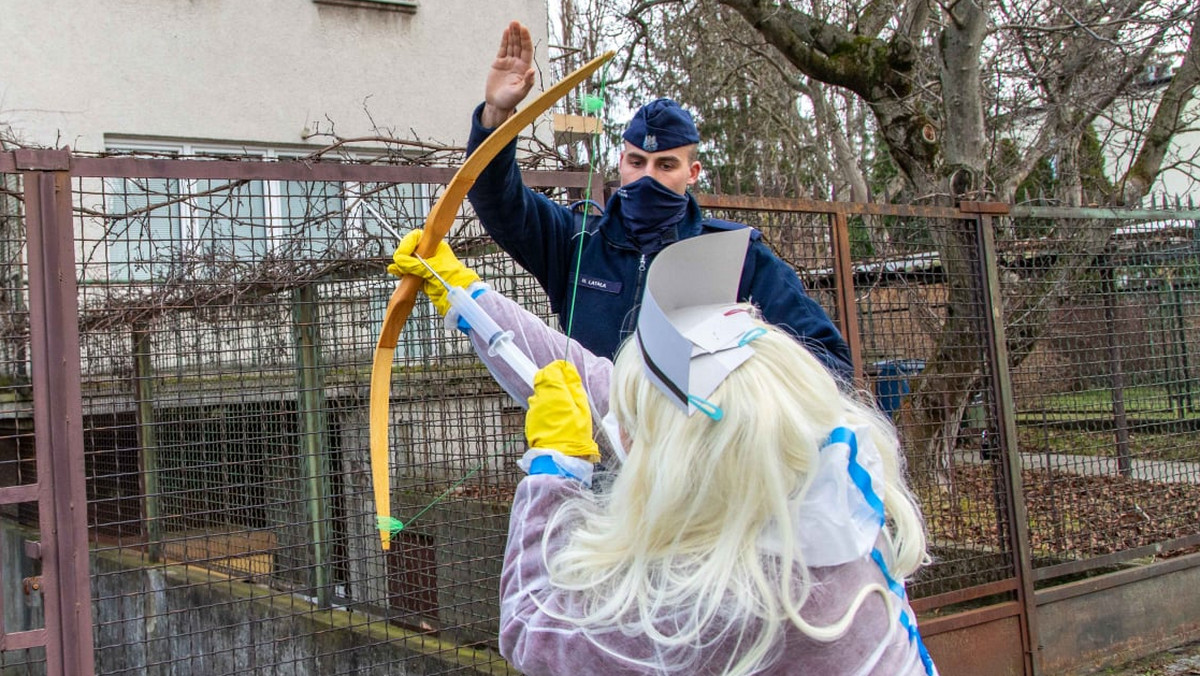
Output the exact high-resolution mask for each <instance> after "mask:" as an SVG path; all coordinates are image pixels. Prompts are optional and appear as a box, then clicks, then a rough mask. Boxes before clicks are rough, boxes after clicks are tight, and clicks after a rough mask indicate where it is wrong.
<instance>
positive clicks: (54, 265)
mask: <svg viewBox="0 0 1200 676" xmlns="http://www.w3.org/2000/svg"><path fill="white" fill-rule="evenodd" d="M11 158H12V163H13V165H14V169H16V170H17V171H20V172H21V174H22V178H23V181H24V200H25V223H26V233H27V237H28V247H29V280H30V283H29V301H30V302H29V315H30V322H29V323H30V362H31V365H32V372H31V375H32V380H33V420H34V442H35V446H36V449H37V450H36V453H37V456H36V457H37V466H38V469H39V471H38V473H37V490H36V492H37V496H38V522H39V523H38V525H39V528H40V531H41V537H42V540H41V542H40V544H39V545H38V546H37V547H36V548H32V549H33V550H34V552H36V553H37V554H38V555H40V558H41V560H42V580H43V581H42V585H41V587H42V594H43V598H44V601H45V604H44V608H45V627H44V630H43V631H42V633H41V634H40V635H36V634H35V632H24V633H25V634H30V636H29V637H28V639H26V638H24V637H23V636H22V634H17V635H10V636H8V637H6V641H5V647H14V641H16V642H18V643H21V644H25V646H26V647H28V646H29V645H38V644H40V645H44V646H45V649H46V671H47V673H49V674H52V675H58V674H69V675H71V676H90V675H91V674H94V673H95V657H94V655H93V650H92V605H91V587H90V584H91V578H90V575H89V572H90V571H89V556H88V530H87V488H86V484H85V477H84V450H83V426H82V424H83V404H82V393H81V386H80V361H79V325H78V314H79V312H78V296H77V291H78V290H77V288H76V283H75V228H74V223H73V219H72V216H71V172H70V168H71V156H70V153H69V152H68V151H66V150H18V151H16V152H14V153H12V156H11ZM0 170H3V166H0Z"/></svg>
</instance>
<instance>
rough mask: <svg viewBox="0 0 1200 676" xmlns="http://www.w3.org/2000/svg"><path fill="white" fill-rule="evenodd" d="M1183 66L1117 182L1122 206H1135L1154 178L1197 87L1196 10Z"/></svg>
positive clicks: (1199, 18) (1199, 22)
mask: <svg viewBox="0 0 1200 676" xmlns="http://www.w3.org/2000/svg"><path fill="white" fill-rule="evenodd" d="M1188 40H1189V43H1188V50H1187V53H1186V54H1185V55H1184V57H1183V63H1181V64H1180V65H1179V68H1178V69H1177V70H1176V71H1175V75H1174V76H1173V77H1172V78H1171V82H1170V84H1168V85H1167V89H1166V91H1164V92H1163V94H1162V98H1161V99H1160V100H1159V102H1158V107H1157V108H1156V109H1155V111H1154V117H1153V118H1152V119H1151V120H1150V127H1149V129H1148V130H1147V131H1146V135H1145V136H1144V137H1143V139H1142V146H1141V148H1139V149H1138V152H1137V155H1136V156H1135V158H1134V160H1133V164H1132V165H1130V167H1129V171H1127V172H1125V176H1123V177H1122V179H1121V181H1120V186H1121V189H1120V191H1119V199H1120V200H1121V204H1122V205H1126V204H1136V203H1137V202H1138V201H1139V200H1141V198H1142V197H1144V196H1145V195H1146V193H1147V192H1149V190H1150V185H1151V183H1153V182H1154V178H1155V177H1156V176H1157V175H1158V171H1159V169H1160V168H1161V166H1162V162H1163V158H1164V157H1165V156H1166V154H1167V149H1168V147H1170V145H1171V139H1172V138H1173V137H1174V136H1175V134H1176V133H1177V132H1178V130H1179V124H1180V118H1181V116H1182V115H1183V109H1184V107H1186V106H1187V105H1188V104H1189V103H1190V102H1192V101H1193V100H1195V94H1196V85H1197V84H1200V10H1197V11H1195V12H1194V13H1193V14H1192V30H1191V34H1190V35H1189V37H1188Z"/></svg>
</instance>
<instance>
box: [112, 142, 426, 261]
mask: <svg viewBox="0 0 1200 676" xmlns="http://www.w3.org/2000/svg"><path fill="white" fill-rule="evenodd" d="M109 149H110V150H114V151H118V152H121V151H125V152H134V153H138V152H143V153H154V154H156V155H164V154H165V155H168V156H185V155H186V156H194V155H204V156H209V157H213V156H216V157H219V156H222V155H226V156H238V157H246V156H247V155H251V156H259V157H262V158H263V159H288V158H289V157H290V156H296V155H294V154H293V155H289V154H288V153H286V152H282V151H277V150H273V149H269V148H264V149H255V150H247V149H245V148H232V147H220V146H204V145H198V144H188V143H180V144H146V143H138V142H129V143H117V144H110V146H109ZM104 190H105V204H106V211H107V213H106V218H105V234H104V237H103V247H102V248H103V249H104V250H105V251H104V253H105V257H104V258H103V260H104V261H105V262H106V264H107V269H106V274H104V275H103V278H104V279H106V280H108V281H110V282H136V281H162V280H166V279H229V278H232V277H235V276H237V274H238V273H239V271H240V270H243V269H245V268H246V267H247V266H248V265H256V264H259V263H261V262H263V261H264V260H265V259H267V258H268V257H272V258H275V259H285V260H290V261H300V262H303V261H317V260H327V259H331V258H341V257H352V258H361V257H362V256H363V255H371V253H373V252H375V251H376V250H378V253H380V254H381V255H382V254H384V253H386V251H387V250H390V247H391V246H392V245H393V244H394V242H395V241H396V239H397V238H398V237H399V236H402V235H403V234H404V231H406V230H407V229H408V227H410V226H411V224H413V223H421V222H423V221H424V218H425V215H426V211H427V209H428V206H427V200H426V198H425V191H424V186H420V185H396V184H360V183H351V182H347V183H339V182H313V181H244V182H242V181H230V180H225V179H171V178H154V179H107V180H106V181H105V186H104ZM91 259H92V260H93V261H97V262H98V261H99V260H100V257H99V256H92V257H91Z"/></svg>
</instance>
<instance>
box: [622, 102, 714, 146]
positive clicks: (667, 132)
mask: <svg viewBox="0 0 1200 676" xmlns="http://www.w3.org/2000/svg"><path fill="white" fill-rule="evenodd" d="M622 138H624V139H625V140H626V141H629V142H630V143H632V144H633V145H635V146H637V147H639V148H641V149H642V150H645V151H646V152H648V153H656V152H659V151H660V150H670V149H671V148H678V147H679V146H686V145H691V144H693V143H699V142H700V132H698V131H696V123H695V122H693V121H692V115H691V113H689V112H688V111H686V110H684V109H683V108H681V107H680V106H679V104H678V103H675V102H674V101H672V100H671V99H657V100H655V101H651V102H650V103H647V104H646V105H644V106H642V107H641V109H640V110H638V111H637V114H635V115H634V116H633V120H631V121H630V122H629V128H628V129H626V130H625V134H624V135H623V136H622Z"/></svg>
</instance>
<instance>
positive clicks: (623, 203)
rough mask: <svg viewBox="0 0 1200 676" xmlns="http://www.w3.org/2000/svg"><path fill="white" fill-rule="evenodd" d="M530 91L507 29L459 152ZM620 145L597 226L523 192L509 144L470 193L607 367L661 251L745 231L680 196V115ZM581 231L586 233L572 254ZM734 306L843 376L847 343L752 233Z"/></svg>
mask: <svg viewBox="0 0 1200 676" xmlns="http://www.w3.org/2000/svg"><path fill="white" fill-rule="evenodd" d="M533 83H534V70H533V40H532V38H531V37H530V35H529V30H528V29H527V28H526V27H525V26H523V25H521V24H520V23H518V22H516V21H513V22H512V23H510V24H509V26H508V28H507V29H506V30H505V32H504V35H503V37H502V39H501V41H500V50H499V53H498V54H497V55H496V60H495V62H494V63H493V64H492V68H491V71H490V72H489V73H488V77H487V83H486V86H485V97H484V103H483V104H481V105H480V106H479V107H477V108H476V109H475V113H474V115H473V116H472V121H471V135H470V138H469V140H468V143H467V151H468V152H471V151H473V150H474V149H475V148H476V147H478V146H479V144H481V143H482V142H483V141H484V139H486V138H487V136H488V135H489V134H490V133H491V132H492V130H494V129H495V128H496V127H498V126H499V125H500V124H502V123H503V122H504V121H505V120H506V119H508V117H509V116H511V115H512V114H513V112H514V111H515V110H516V107H517V105H518V104H519V103H520V102H521V101H522V100H524V99H525V97H526V95H528V93H529V91H530V90H531V89H532V88H533ZM623 139H624V145H623V149H622V152H621V159H620V165H619V167H618V171H619V174H620V179H621V187H620V188H618V189H617V191H616V192H615V194H614V195H613V196H612V198H611V199H610V200H609V202H608V204H607V206H606V208H605V210H604V213H603V215H601V216H594V215H592V216H588V217H587V218H586V220H585V219H584V211H585V210H586V209H587V208H588V206H587V205H586V204H582V203H581V204H576V205H572V206H569V207H568V206H564V205H561V204H557V203H554V202H552V201H550V200H549V199H548V198H547V197H546V196H545V195H542V194H540V193H537V192H535V191H533V190H530V189H529V188H527V187H526V186H525V185H524V183H522V181H521V175H520V171H519V170H518V168H517V163H516V143H515V142H514V143H511V144H509V146H508V147H507V148H505V149H504V151H502V152H501V153H500V154H499V155H497V156H496V158H495V159H494V160H492V162H491V164H490V165H489V166H488V167H487V169H485V170H484V171H483V173H482V174H481V175H480V176H479V178H478V180H476V182H475V184H474V186H473V187H472V189H471V191H470V193H469V198H470V201H471V205H472V206H473V207H474V209H475V213H476V215H478V216H479V219H480V221H481V222H482V223H483V227H484V229H485V230H487V232H488V234H489V235H491V237H492V238H493V239H494V240H495V241H496V243H497V244H499V245H500V246H501V247H502V248H503V249H504V250H505V251H506V252H508V254H509V255H510V256H512V257H513V259H514V260H516V262H517V263H518V264H519V265H521V266H522V267H523V268H525V270H527V271H528V272H529V273H530V274H532V275H533V276H534V277H535V278H537V280H538V282H539V283H540V284H541V285H542V288H543V289H545V291H546V294H547V295H548V296H549V298H550V305H551V307H552V309H553V310H554V311H555V312H556V313H557V314H558V317H559V320H560V323H561V325H562V328H563V330H564V331H567V332H569V334H570V336H571V337H572V338H573V339H575V340H578V341H579V342H580V343H581V344H582V345H583V346H584V347H586V348H587V349H589V350H591V351H592V352H594V353H595V354H597V355H600V356H603V357H608V358H612V356H613V355H614V354H616V351H617V348H618V347H619V346H620V344H621V342H622V341H623V340H624V339H625V338H626V337H627V336H628V335H629V334H630V333H631V332H632V331H633V328H634V326H635V322H636V317H637V312H636V309H637V307H638V305H639V304H640V302H641V298H642V292H643V291H644V285H645V276H646V270H647V268H648V266H649V263H650V261H651V260H653V258H654V256H655V255H656V254H657V253H658V252H659V251H660V250H662V248H663V247H665V246H667V245H668V244H671V243H672V242H675V241H678V240H681V239H686V238H688V237H695V236H698V235H702V234H704V233H706V232H713V231H718V230H729V229H734V228H743V227H746V226H744V225H741V224H738V223H731V222H728V221H719V220H716V219H706V218H704V217H703V215H702V214H701V211H700V206H699V205H698V204H697V203H696V200H695V198H694V197H692V195H691V194H690V193H689V192H688V188H689V187H690V186H692V185H694V184H695V183H696V180H697V179H698V178H699V176H700V162H699V160H698V159H697V144H698V143H699V142H700V134H699V132H698V131H697V130H696V125H695V123H694V121H693V120H692V116H691V115H690V114H689V113H688V112H687V111H686V110H684V109H683V108H681V107H680V106H679V104H677V103H675V102H674V101H671V100H670V99H658V100H656V101H652V102H651V103H648V104H646V105H645V106H643V107H642V108H641V109H640V110H638V111H637V113H636V114H635V115H634V117H633V120H632V121H631V122H630V123H629V126H628V128H627V129H626V130H625V133H624V134H623ZM581 226H586V233H585V235H584V236H583V237H582V242H580V238H579V237H578V234H579V232H580V228H581ZM577 246H582V247H583V250H582V252H578V250H577ZM577 263H578V265H577ZM738 299H739V300H743V301H744V300H749V301H751V302H753V303H754V304H755V305H757V306H758V307H759V309H760V310H761V311H762V314H763V318H764V319H765V320H766V321H768V322H770V323H772V324H775V325H777V326H779V327H781V328H783V329H784V330H785V331H787V332H788V333H790V334H792V335H793V336H795V337H796V338H797V339H799V340H800V341H802V342H803V343H804V344H805V345H806V346H807V347H808V348H809V349H810V350H812V351H813V352H814V354H816V355H817V357H818V358H819V359H820V360H821V361H822V362H823V363H824V364H825V365H826V366H827V367H829V368H830V369H831V370H832V371H833V372H834V373H836V374H838V375H840V376H843V377H847V378H848V377H849V376H850V374H851V372H852V365H851V363H850V351H849V348H848V347H847V346H846V342H845V340H844V339H843V338H842V336H841V334H840V333H839V332H838V330H837V328H836V327H835V326H834V325H833V322H832V321H830V319H829V316H828V315H827V314H826V313H825V311H824V309H822V308H821V306H820V305H819V304H817V303H816V302H815V301H814V300H812V299H811V298H809V297H808V295H807V294H806V293H805V291H804V286H803V284H802V283H801V281H800V278H799V277H797V275H796V272H795V271H794V270H793V269H792V268H791V267H790V266H788V265H787V264H786V263H784V262H783V261H782V260H780V259H779V257H777V256H776V255H775V254H774V253H772V252H771V251H770V249H769V248H768V247H767V246H766V245H765V244H764V243H763V242H762V241H761V239H760V235H759V233H758V232H757V231H755V232H754V233H753V234H752V236H751V238H750V244H749V246H748V247H747V251H746V259H745V265H744V267H743V269H742V277H741V284H740V286H739V288H738ZM572 306H574V308H576V309H575V310H574V311H572Z"/></svg>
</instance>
